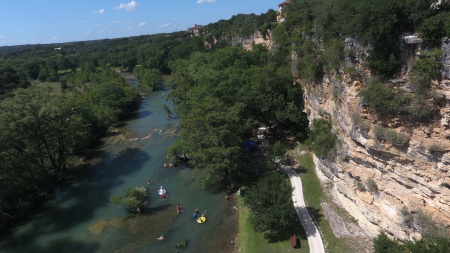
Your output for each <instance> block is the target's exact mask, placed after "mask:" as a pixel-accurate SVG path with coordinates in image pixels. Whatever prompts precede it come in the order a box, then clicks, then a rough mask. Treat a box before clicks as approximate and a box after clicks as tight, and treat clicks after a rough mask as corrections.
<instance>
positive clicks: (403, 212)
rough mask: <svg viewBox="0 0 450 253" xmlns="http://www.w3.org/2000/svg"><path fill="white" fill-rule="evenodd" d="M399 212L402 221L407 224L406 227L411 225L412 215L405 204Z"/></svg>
mask: <svg viewBox="0 0 450 253" xmlns="http://www.w3.org/2000/svg"><path fill="white" fill-rule="evenodd" d="M400 214H401V215H402V218H403V222H404V223H405V225H407V226H408V227H411V225H412V222H413V221H414V217H413V216H412V214H411V213H410V212H409V210H408V208H407V207H406V206H404V207H402V209H400Z"/></svg>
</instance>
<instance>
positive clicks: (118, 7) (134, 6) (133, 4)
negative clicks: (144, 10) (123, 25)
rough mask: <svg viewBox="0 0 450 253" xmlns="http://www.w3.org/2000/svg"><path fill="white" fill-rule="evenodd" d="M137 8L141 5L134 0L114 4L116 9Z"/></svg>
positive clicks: (127, 9)
mask: <svg viewBox="0 0 450 253" xmlns="http://www.w3.org/2000/svg"><path fill="white" fill-rule="evenodd" d="M207 1H211V0H207ZM139 8H141V6H140V5H139V4H138V3H137V2H136V1H134V0H133V1H131V2H129V3H127V4H124V3H120V5H119V6H116V9H124V10H126V11H135V10H137V9H139Z"/></svg>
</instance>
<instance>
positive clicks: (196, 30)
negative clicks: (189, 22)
mask: <svg viewBox="0 0 450 253" xmlns="http://www.w3.org/2000/svg"><path fill="white" fill-rule="evenodd" d="M202 28H203V26H202V25H197V24H195V25H194V26H193V27H189V28H188V32H190V33H191V35H194V36H198V35H200V33H201V30H202Z"/></svg>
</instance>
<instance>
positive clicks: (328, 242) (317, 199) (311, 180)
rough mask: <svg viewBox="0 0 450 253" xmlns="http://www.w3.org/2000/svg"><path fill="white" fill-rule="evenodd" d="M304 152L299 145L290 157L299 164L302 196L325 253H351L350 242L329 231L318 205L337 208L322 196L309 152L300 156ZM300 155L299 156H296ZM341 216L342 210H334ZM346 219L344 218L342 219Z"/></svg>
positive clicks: (303, 148)
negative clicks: (320, 236) (325, 203)
mask: <svg viewBox="0 0 450 253" xmlns="http://www.w3.org/2000/svg"><path fill="white" fill-rule="evenodd" d="M304 150H306V148H305V147H303V146H302V145H299V146H298V147H296V148H295V150H294V152H292V156H293V157H294V158H295V162H296V163H297V164H299V165H300V166H299V168H298V169H296V171H297V173H298V174H299V175H300V178H301V179H302V186H303V194H304V198H305V202H306V205H307V207H308V209H310V214H311V216H313V219H314V220H315V221H316V224H318V226H319V230H320V234H321V235H322V240H323V243H324V245H325V247H326V248H325V250H326V252H330V253H341V252H342V253H348V252H351V248H352V247H351V243H352V242H351V240H350V239H347V238H337V237H336V236H335V235H334V233H333V230H332V229H331V226H330V223H329V222H328V220H326V219H325V217H324V213H323V210H322V207H321V205H320V203H321V202H322V201H325V202H327V203H328V204H329V205H330V206H333V207H335V209H336V208H337V207H336V205H335V204H334V203H333V202H332V201H331V199H329V197H328V196H327V195H325V194H324V192H323V189H322V187H321V185H320V181H319V178H318V177H317V175H316V173H315V171H314V167H315V165H314V161H313V159H312V155H311V154H310V153H309V152H306V153H304V154H301V151H304ZM296 154H301V155H296ZM336 211H338V213H340V214H341V216H346V215H348V214H345V213H342V212H345V211H344V210H342V209H339V210H336ZM344 218H346V217H344Z"/></svg>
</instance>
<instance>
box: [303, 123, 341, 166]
mask: <svg viewBox="0 0 450 253" xmlns="http://www.w3.org/2000/svg"><path fill="white" fill-rule="evenodd" d="M310 128H311V132H310V134H309V138H308V140H307V142H306V143H307V144H308V146H309V147H310V148H311V150H312V151H313V152H314V153H315V154H316V155H317V156H318V157H320V158H325V159H332V158H334V157H335V155H336V142H337V137H336V134H334V133H332V132H331V122H330V121H327V120H325V119H313V121H312V123H311V126H310Z"/></svg>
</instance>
